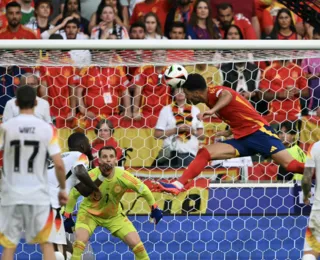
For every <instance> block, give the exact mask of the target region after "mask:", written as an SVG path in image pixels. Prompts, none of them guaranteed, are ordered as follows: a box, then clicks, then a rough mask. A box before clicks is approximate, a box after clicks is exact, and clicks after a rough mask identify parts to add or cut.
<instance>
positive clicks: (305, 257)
mask: <svg viewBox="0 0 320 260" xmlns="http://www.w3.org/2000/svg"><path fill="white" fill-rule="evenodd" d="M302 260H317V258H316V257H315V256H314V255H313V254H305V255H303V257H302Z"/></svg>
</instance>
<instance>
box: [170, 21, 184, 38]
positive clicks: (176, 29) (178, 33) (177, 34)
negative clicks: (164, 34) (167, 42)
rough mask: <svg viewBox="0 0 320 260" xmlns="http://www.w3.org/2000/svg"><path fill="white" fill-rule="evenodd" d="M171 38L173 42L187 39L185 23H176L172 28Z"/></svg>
mask: <svg viewBox="0 0 320 260" xmlns="http://www.w3.org/2000/svg"><path fill="white" fill-rule="evenodd" d="M169 37H170V39H171V40H183V39H185V38H186V25H185V24H184V23H183V22H174V23H173V24H172V26H171V29H170V32H169Z"/></svg>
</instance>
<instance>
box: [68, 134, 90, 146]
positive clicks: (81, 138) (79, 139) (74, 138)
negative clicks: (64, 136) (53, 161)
mask: <svg viewBox="0 0 320 260" xmlns="http://www.w3.org/2000/svg"><path fill="white" fill-rule="evenodd" d="M84 142H86V143H88V144H89V140H88V138H87V137H86V136H85V134H83V133H80V132H76V133H73V134H71V135H70V136H69V138H68V147H69V150H78V147H80V146H81V144H83V143H84Z"/></svg>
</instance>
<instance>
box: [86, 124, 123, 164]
mask: <svg viewBox="0 0 320 260" xmlns="http://www.w3.org/2000/svg"><path fill="white" fill-rule="evenodd" d="M94 132H95V134H96V136H97V138H96V139H95V140H94V141H93V142H92V145H91V147H92V155H93V157H94V161H93V165H94V166H95V167H97V166H98V165H99V162H98V152H99V150H100V149H101V148H102V147H104V146H112V147H114V148H115V149H116V151H117V159H118V160H120V159H121V157H122V150H121V148H120V147H119V145H118V142H117V141H116V140H115V139H114V138H113V133H114V127H113V124H112V122H111V121H110V120H108V119H102V120H100V121H99V122H98V124H97V125H96V126H95V129H94Z"/></svg>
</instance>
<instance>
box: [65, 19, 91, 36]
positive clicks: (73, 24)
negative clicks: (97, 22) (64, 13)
mask: <svg viewBox="0 0 320 260" xmlns="http://www.w3.org/2000/svg"><path fill="white" fill-rule="evenodd" d="M60 34H61V35H62V37H63V39H64V40H87V39H89V36H88V35H86V34H84V33H82V32H80V22H79V20H78V19H77V18H73V19H71V20H69V18H66V26H65V27H64V31H62V32H60Z"/></svg>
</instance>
